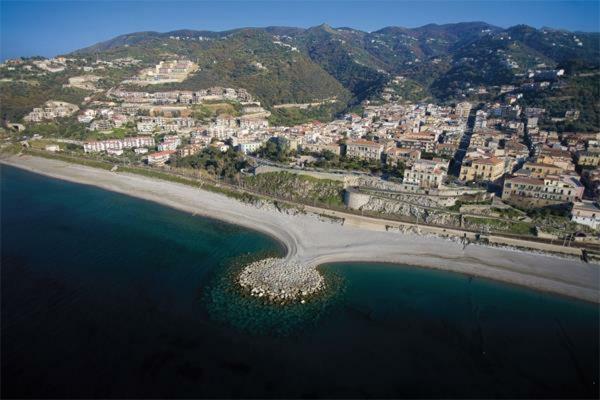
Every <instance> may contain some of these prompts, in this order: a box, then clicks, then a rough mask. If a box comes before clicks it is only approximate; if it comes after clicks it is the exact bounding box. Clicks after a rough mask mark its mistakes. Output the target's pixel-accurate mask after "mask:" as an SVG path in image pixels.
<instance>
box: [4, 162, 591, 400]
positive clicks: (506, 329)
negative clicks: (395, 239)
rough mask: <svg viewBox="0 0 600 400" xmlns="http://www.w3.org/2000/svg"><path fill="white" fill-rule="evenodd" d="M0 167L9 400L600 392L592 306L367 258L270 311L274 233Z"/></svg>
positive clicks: (341, 266) (330, 272) (332, 271)
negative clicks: (326, 286)
mask: <svg viewBox="0 0 600 400" xmlns="http://www.w3.org/2000/svg"><path fill="white" fill-rule="evenodd" d="M1 168H2V169H1V174H2V175H1V184H2V193H1V195H2V197H1V207H2V208H1V211H2V213H1V217H2V220H1V228H2V232H1V234H2V243H1V244H2V254H1V256H2V259H1V261H2V271H1V273H2V276H1V278H2V317H1V318H2V321H1V322H2V327H1V329H2V330H1V334H2V343H1V345H2V349H1V350H2V354H1V357H2V359H1V361H2V396H3V397H31V398H39V397H554V398H556V397H564V398H572V397H589V398H594V397H596V398H597V397H598V385H599V382H598V381H597V378H598V374H599V370H598V363H599V356H598V354H599V339H598V335H599V315H598V307H597V305H594V304H589V303H585V302H581V301H575V300H571V299H567V298H562V297H559V296H552V295H548V294H545V293H540V292H535V291H532V290H528V289H524V288H520V287H515V286H510V285H504V284H500V283H497V282H492V281H489V280H484V279H479V278H470V277H468V276H465V275H461V274H454V273H449V272H443V271H435V270H428V269H423V268H417V267H411V266H400V265H386V264H369V263H338V264H331V265H325V266H322V267H321V268H322V271H323V272H324V273H325V274H326V275H327V277H328V279H330V282H331V284H330V291H328V293H327V296H326V297H325V298H324V299H323V298H322V299H314V300H313V301H311V302H310V304H308V305H306V307H304V306H305V305H299V304H298V305H292V306H285V307H277V306H273V305H265V304H262V303H261V302H260V301H257V300H256V299H250V298H247V297H245V296H243V295H241V294H240V293H239V292H238V291H237V290H236V289H235V286H234V285H232V283H231V276H232V274H234V273H235V269H236V268H238V267H239V265H240V264H239V263H240V262H242V261H243V260H245V259H251V258H253V257H254V258H256V257H260V256H262V255H265V254H271V255H272V254H282V251H283V249H282V248H281V246H280V244H279V243H277V242H276V241H274V240H273V239H271V238H269V237H267V236H264V235H262V234H259V233H256V232H252V231H249V230H247V229H244V228H240V227H236V226H232V225H228V224H223V223H220V222H216V221H213V220H210V219H206V218H198V217H192V216H190V215H189V214H186V213H182V212H179V211H176V210H172V209H169V208H166V207H162V206H159V205H156V204H153V203H150V202H147V201H142V200H138V199H134V198H130V197H127V196H123V195H119V194H115V193H110V192H107V191H103V190H100V189H96V188H93V187H87V186H82V185H77V184H72V183H68V182H63V181H59V180H54V179H49V178H46V177H42V176H39V175H35V174H31V173H27V172H23V171H20V170H17V169H14V168H10V167H5V166H2V167H1Z"/></svg>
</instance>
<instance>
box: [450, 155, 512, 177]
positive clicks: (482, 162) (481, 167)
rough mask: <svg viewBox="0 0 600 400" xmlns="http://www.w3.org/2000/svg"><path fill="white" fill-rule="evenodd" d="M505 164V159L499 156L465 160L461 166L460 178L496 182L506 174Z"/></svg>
mask: <svg viewBox="0 0 600 400" xmlns="http://www.w3.org/2000/svg"><path fill="white" fill-rule="evenodd" d="M504 165H505V161H504V159H502V158H498V157H487V158H475V159H467V160H464V161H463V164H462V165H461V167H460V180H462V181H465V182H474V181H477V182H494V181H496V180H498V179H500V178H502V175H504Z"/></svg>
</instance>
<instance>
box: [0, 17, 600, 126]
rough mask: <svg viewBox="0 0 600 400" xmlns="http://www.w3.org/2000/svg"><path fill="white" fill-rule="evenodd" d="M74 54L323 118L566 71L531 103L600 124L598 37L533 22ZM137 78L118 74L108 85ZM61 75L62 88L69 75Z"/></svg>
mask: <svg viewBox="0 0 600 400" xmlns="http://www.w3.org/2000/svg"><path fill="white" fill-rule="evenodd" d="M70 56H72V57H78V58H87V59H88V60H89V61H95V60H96V59H102V60H112V59H118V58H123V57H128V56H130V57H134V58H136V59H139V60H142V64H140V65H138V67H139V68H141V67H148V66H151V65H154V64H156V63H157V62H158V61H160V60H163V59H169V58H173V57H186V58H189V59H191V60H192V61H194V62H196V63H197V64H198V65H199V70H198V72H196V73H194V74H192V75H191V76H190V77H189V78H188V79H186V80H185V81H184V82H181V83H177V84H166V85H153V86H152V87H147V88H146V90H154V91H163V90H174V89H189V90H193V89H201V88H206V87H210V86H225V87H241V88H245V89H247V90H248V91H249V92H250V93H252V94H253V95H254V96H255V97H256V98H257V99H258V100H260V101H261V102H262V103H263V104H264V105H265V106H266V107H267V108H270V109H272V106H273V105H276V104H282V103H313V102H320V101H323V100H327V102H326V104H327V107H326V108H327V110H326V111H324V112H321V114H320V115H322V116H323V115H326V114H329V115H333V114H334V113H336V112H340V111H343V110H347V109H349V108H351V107H353V106H355V105H357V104H359V103H360V102H361V101H363V100H365V99H370V100H380V99H381V98H382V97H385V96H392V97H393V98H395V99H401V100H411V101H420V100H424V101H425V100H427V101H454V100H463V99H467V100H474V101H477V100H490V99H493V98H495V97H497V96H499V95H500V94H501V93H500V92H501V90H500V87H501V86H502V85H512V86H514V87H515V88H516V89H517V90H519V88H520V87H521V86H522V85H524V84H525V83H526V82H531V79H529V78H531V77H530V75H531V74H532V72H533V73H534V72H535V71H548V70H555V69H564V70H565V71H566V74H565V77H564V78H561V80H562V81H561V82H560V83H561V85H555V86H553V87H552V88H551V89H552V90H550V91H548V90H546V91H545V92H543V93H538V94H536V95H535V96H532V95H531V93H529V94H528V99H529V100H528V101H529V102H530V103H535V102H536V101H538V102H539V103H544V104H550V105H552V103H553V102H554V100H553V99H562V100H561V101H563V100H564V99H567V100H568V103H569V104H566V105H564V107H563V106H561V107H563V108H568V109H572V108H578V109H582V110H584V111H583V112H584V113H587V120H588V121H593V120H594V118H597V117H598V106H597V103H598V101H599V99H598V90H597V87H596V89H594V88H593V87H588V86H589V83H590V82H592V83H593V81H594V79H595V78H596V77H597V75H595V74H597V72H598V70H599V69H600V34H599V33H586V32H568V31H564V30H556V29H551V28H541V29H536V28H533V27H530V26H526V25H518V26H514V27H510V28H507V29H504V28H500V27H497V26H493V25H490V24H487V23H484V22H463V23H456V24H446V25H436V24H429V25H425V26H422V27H418V28H402V27H394V26H392V27H385V28H383V29H380V30H377V31H374V32H364V31H360V30H356V29H352V28H348V27H340V28H333V27H331V26H329V25H326V24H323V25H319V26H315V27H312V28H307V29H304V28H294V27H275V26H273V27H266V28H242V29H234V30H230V31H223V32H211V31H198V30H178V31H172V32H166V33H159V32H137V33H131V34H126V35H121V36H118V37H115V38H113V39H110V40H108V41H105V42H101V43H98V44H95V45H93V46H90V47H87V48H84V49H81V50H78V51H75V52H73V53H71V54H70ZM134 73H135V71H133V70H127V71H125V70H124V71H122V73H118V72H115V71H113V72H111V73H110V74H111V76H109V77H107V79H106V82H107V85H109V84H113V83H116V82H117V79H120V78H125V77H127V76H131V75H133V74H134ZM113 75H114V76H113ZM586 76H587V77H588V78H587V79H583V78H581V77H586ZM590 76H593V78H589V77H590ZM54 77H58V78H60V79H59V80H60V82H59V83H61V84H62V83H64V82H65V81H66V79H67V78H68V77H69V72H68V71H66V72H65V73H63V74H55V75H54ZM9 78H11V79H13V81H12V82H14V83H5V84H3V89H4V90H5V91H6V93H4V96H3V97H2V99H1V100H3V101H4V102H5V104H9V103H10V100H11V99H12V97H11V95H10V94H11V93H13V92H14V93H15V94H16V96H17V97H18V99H17V100H18V103H19V104H21V106H20V108H19V109H18V110H17V111H18V112H17V111H15V112H14V113H12V114H14V115H16V116H20V115H22V114H23V112H24V110H26V108H27V106H29V105H30V104H29V103H30V102H27V101H26V100H27V99H25V98H24V97H23V96H25V95H26V93H28V91H31V88H29V87H24V86H25V83H23V80H24V79H23V77H12V76H10V77H9ZM16 78H20V81H19V80H18V79H16ZM528 79H529V81H528ZM50 80H51V77H48V82H46V81H44V82H42V83H43V84H44V85H45V87H46V88H47V89H46V90H45V93H58V92H59V90H58V87H57V88H54V86H52V82H50ZM17 82H21V83H19V84H18V83H17ZM19 85H20V86H19ZM592 86H593V85H592ZM596 86H597V85H596ZM38 97H39V99H38V100H40V101H41V100H42V98H43V96H41V95H40V96H38ZM55 97H56V96H55ZM59 97H60V96H59ZM38 103H39V101H38ZM321 108H325V106H323V107H321ZM586 110H587V111H586ZM9 111H10V109H9ZM590 113H591V114H590ZM8 114H9V115H8V116H9V117H11V115H10V114H11V113H10V112H9V113H8Z"/></svg>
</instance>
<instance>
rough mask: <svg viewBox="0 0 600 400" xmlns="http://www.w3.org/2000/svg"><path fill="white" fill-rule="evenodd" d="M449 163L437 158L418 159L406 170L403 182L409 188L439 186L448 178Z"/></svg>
mask: <svg viewBox="0 0 600 400" xmlns="http://www.w3.org/2000/svg"><path fill="white" fill-rule="evenodd" d="M447 171H448V165H447V163H445V162H441V161H437V160H417V161H415V162H414V164H413V166H412V167H411V168H410V169H407V170H405V171H404V180H403V182H402V183H403V184H404V186H405V187H406V188H407V189H408V188H410V187H411V186H413V187H418V188H439V187H440V186H441V185H442V183H443V182H444V179H445V178H446V175H447Z"/></svg>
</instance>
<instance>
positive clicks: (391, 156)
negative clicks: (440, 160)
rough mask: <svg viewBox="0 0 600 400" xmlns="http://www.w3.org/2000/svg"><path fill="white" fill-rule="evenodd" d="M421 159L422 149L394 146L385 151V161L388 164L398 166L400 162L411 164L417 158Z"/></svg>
mask: <svg viewBox="0 0 600 400" xmlns="http://www.w3.org/2000/svg"><path fill="white" fill-rule="evenodd" d="M420 159H421V150H416V149H404V148H399V147H394V148H392V149H389V150H387V151H386V153H385V162H386V164H387V165H392V166H397V165H398V164H399V163H401V164H404V165H406V166H411V165H413V163H414V162H415V161H417V160H420Z"/></svg>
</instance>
